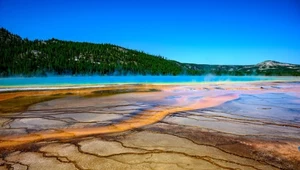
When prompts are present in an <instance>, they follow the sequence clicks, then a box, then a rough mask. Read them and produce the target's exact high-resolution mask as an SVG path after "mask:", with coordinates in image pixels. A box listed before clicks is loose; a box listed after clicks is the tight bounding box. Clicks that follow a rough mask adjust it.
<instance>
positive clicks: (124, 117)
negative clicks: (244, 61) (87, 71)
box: [0, 83, 300, 170]
mask: <svg viewBox="0 0 300 170" xmlns="http://www.w3.org/2000/svg"><path fill="white" fill-rule="evenodd" d="M105 88H106V89H103V88H99V89H84V90H83V89H81V90H80V89H76V90H56V91H51V92H49V91H46V92H34V91H30V92H9V93H5V92H3V93H0V104H2V106H1V108H4V106H3V104H6V106H7V105H8V104H7V103H10V104H11V103H13V104H11V105H10V107H11V108H12V110H14V109H13V108H15V107H18V106H21V105H22V104H23V103H22V102H25V101H26V105H24V107H18V109H17V111H14V112H9V111H8V110H9V107H5V109H2V110H4V111H2V113H1V117H0V125H1V128H0V151H1V159H0V169H139V170H140V169H174V170H175V169H261V170H265V169H300V151H299V148H298V147H299V146H300V131H299V129H300V114H299V113H300V84H299V83H252V84H202V85H181V86H167V85H166V86H126V87H112V88H111V89H107V88H108V87H105ZM120 88H122V89H124V88H126V89H127V91H126V90H125V92H126V93H123V94H116V93H112V91H113V90H116V89H118V92H117V93H121V92H124V91H120ZM128 89H131V90H129V91H128ZM132 89H135V90H132ZM136 89H139V90H136ZM141 89H142V90H141ZM150 89H151V90H150ZM154 89H156V90H154ZM101 90H102V91H103V90H112V91H109V95H107V91H106V92H105V93H102V92H101ZM95 91H97V93H95ZM99 92H101V93H100V94H105V95H99ZM61 94H64V95H61ZM95 94H96V95H95ZM111 94H112V95H111ZM37 95H39V99H41V98H42V99H41V101H38V100H36V99H34V100H33V99H32V97H33V96H37ZM47 96H48V97H49V96H59V97H55V98H43V97H47ZM20 98H21V99H25V100H20ZM26 99H27V100H26ZM28 100H32V104H28V103H30V101H28ZM8 101H9V102H8ZM16 101H18V102H16ZM20 101H22V102H20ZM37 101H38V102H37ZM22 106H23V105H22ZM25 106H26V107H25ZM27 106H28V107H27Z"/></svg>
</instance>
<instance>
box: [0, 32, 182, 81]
mask: <svg viewBox="0 0 300 170" xmlns="http://www.w3.org/2000/svg"><path fill="white" fill-rule="evenodd" d="M0 36H1V37H0V58H1V65H0V70H1V71H0V76H13V75H23V76H33V75H34V76H45V75H46V73H53V74H58V75H61V74H71V75H78V74H99V75H127V74H139V75H146V74H151V75H178V74H182V73H183V72H184V71H183V68H182V67H181V66H180V65H179V64H178V63H177V62H175V61H171V60H167V59H165V58H164V57H161V56H154V55H150V54H146V53H144V52H139V51H135V50H129V49H125V48H122V47H119V46H115V45H111V44H92V43H79V42H71V41H60V40H57V39H50V40H47V41H40V40H35V41H29V40H28V39H21V38H20V37H19V36H17V35H13V34H11V33H9V32H8V31H7V30H5V29H4V28H1V30H0Z"/></svg>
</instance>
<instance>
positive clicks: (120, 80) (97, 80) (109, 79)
mask: <svg viewBox="0 0 300 170" xmlns="http://www.w3.org/2000/svg"><path fill="white" fill-rule="evenodd" d="M298 80H299V78H297V77H266V76H52V77H10V78H0V87H10V86H17V87H22V86H23V87H27V86H63V85H102V84H147V83H148V84H159V83H163V84H173V83H175V84H176V83H203V82H224V81H226V82H227V81H228V82H231V81H232V82H248V81H249V82H252V81H298Z"/></svg>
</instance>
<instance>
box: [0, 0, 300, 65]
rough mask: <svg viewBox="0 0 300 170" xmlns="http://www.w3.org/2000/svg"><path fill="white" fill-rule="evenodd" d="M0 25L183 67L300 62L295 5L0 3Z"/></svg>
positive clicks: (299, 7) (228, 0)
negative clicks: (128, 50) (119, 49)
mask: <svg viewBox="0 0 300 170" xmlns="http://www.w3.org/2000/svg"><path fill="white" fill-rule="evenodd" d="M0 27H5V28H6V29H8V30H9V31H11V32H13V33H16V34H19V35H20V36H22V37H24V38H25V37H27V38H29V39H49V38H52V37H54V38H58V39H63V40H72V41H85V42H94V43H112V44H116V45H120V46H123V47H127V48H132V49H137V50H142V51H145V52H147V53H151V54H157V55H158V54H159V55H163V56H165V57H167V58H168V59H173V60H178V61H180V62H188V63H205V64H256V63H258V62H261V61H264V60H269V59H270V60H278V61H282V62H290V63H297V64H300V1H299V0H206V1H201V0H180V1H179V0H173V1H171V0H170V1H167V0H166V1H163V0H144V1H142V0H126V1H124V0H106V1H104V0H98V1H97V0H80V1H79V0H72V1H68V0H48V1H46V0H39V1H37V0H0Z"/></svg>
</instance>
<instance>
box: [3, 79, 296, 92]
mask: <svg viewBox="0 0 300 170" xmlns="http://www.w3.org/2000/svg"><path fill="white" fill-rule="evenodd" d="M246 83H247V84H248V83H251V84H257V83H300V80H257V81H206V82H172V83H164V82H161V83H151V82H148V83H144V82H142V83H136V82H132V83H101V84H61V85H28V86H25V85H24V86H1V85H0V93H2V92H18V91H44V90H72V89H89V88H101V87H118V86H124V85H125V86H147V85H151V86H176V85H180V86H182V85H187V86H193V85H222V84H246Z"/></svg>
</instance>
